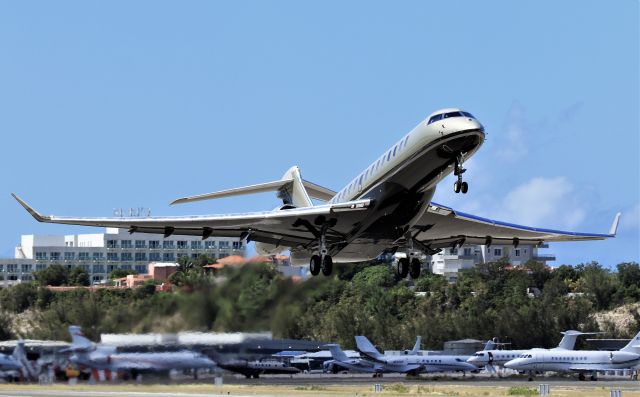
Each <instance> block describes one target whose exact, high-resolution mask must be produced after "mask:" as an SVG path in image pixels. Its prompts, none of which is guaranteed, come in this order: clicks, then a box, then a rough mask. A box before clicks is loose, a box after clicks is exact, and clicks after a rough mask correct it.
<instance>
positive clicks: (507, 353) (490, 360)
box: [467, 330, 597, 372]
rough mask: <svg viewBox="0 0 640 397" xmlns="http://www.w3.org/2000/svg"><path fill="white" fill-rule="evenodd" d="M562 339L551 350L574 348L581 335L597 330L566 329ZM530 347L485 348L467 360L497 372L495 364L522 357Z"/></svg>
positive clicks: (590, 333)
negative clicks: (512, 348) (516, 348)
mask: <svg viewBox="0 0 640 397" xmlns="http://www.w3.org/2000/svg"><path fill="white" fill-rule="evenodd" d="M561 333H562V335H564V336H563V337H562V339H561V340H560V343H559V344H558V347H555V348H553V349H551V350H549V351H558V350H573V348H574V347H575V345H576V340H577V339H578V336H580V335H594V334H597V332H580V331H574V330H569V331H564V332H561ZM528 351H529V350H528V349H518V350H511V349H493V348H489V349H487V348H485V350H481V351H479V352H476V353H475V354H474V355H473V356H471V357H469V359H468V360H467V362H469V363H471V364H473V365H476V366H478V367H483V366H485V367H487V369H488V370H489V371H490V372H495V369H494V366H496V365H497V366H504V364H505V363H506V362H507V361H511V360H513V359H514V358H518V357H520V356H521V355H522V354H524V353H526V352H528Z"/></svg>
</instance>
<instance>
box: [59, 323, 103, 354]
mask: <svg viewBox="0 0 640 397" xmlns="http://www.w3.org/2000/svg"><path fill="white" fill-rule="evenodd" d="M69 334H70V335H71V346H69V347H67V348H66V349H62V350H60V351H59V352H60V353H67V352H88V351H91V350H94V349H95V345H94V344H93V342H91V341H90V340H89V339H87V337H86V336H84V335H83V334H82V329H81V328H80V327H79V326H77V325H70V326H69Z"/></svg>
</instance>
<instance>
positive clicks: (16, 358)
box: [0, 340, 38, 379]
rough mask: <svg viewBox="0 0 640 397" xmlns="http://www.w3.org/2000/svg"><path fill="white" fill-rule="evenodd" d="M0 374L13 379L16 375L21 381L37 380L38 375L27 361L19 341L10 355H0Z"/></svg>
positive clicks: (22, 342)
mask: <svg viewBox="0 0 640 397" xmlns="http://www.w3.org/2000/svg"><path fill="white" fill-rule="evenodd" d="M0 372H4V373H6V374H7V376H8V377H10V378H14V376H13V375H14V374H18V375H19V376H18V378H21V379H37V378H38V374H37V371H36V369H35V368H34V367H33V365H32V364H31V362H30V361H29V360H28V359H27V353H26V351H25V348H24V341H22V340H19V341H18V343H17V344H16V347H15V348H14V349H13V353H12V354H11V355H7V354H0Z"/></svg>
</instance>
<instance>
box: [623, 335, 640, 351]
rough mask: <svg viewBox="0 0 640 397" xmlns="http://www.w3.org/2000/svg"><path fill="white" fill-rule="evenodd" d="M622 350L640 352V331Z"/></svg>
mask: <svg viewBox="0 0 640 397" xmlns="http://www.w3.org/2000/svg"><path fill="white" fill-rule="evenodd" d="M620 351H622V352H630V353H636V354H640V332H638V334H637V335H636V336H635V337H634V338H633V339H631V341H629V343H627V345H626V346H625V347H623V348H622V349H620Z"/></svg>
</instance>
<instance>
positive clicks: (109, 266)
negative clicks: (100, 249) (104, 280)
mask: <svg viewBox="0 0 640 397" xmlns="http://www.w3.org/2000/svg"><path fill="white" fill-rule="evenodd" d="M117 268H118V265H107V273H111V272H112V271H114V270H116V269H117Z"/></svg>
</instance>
